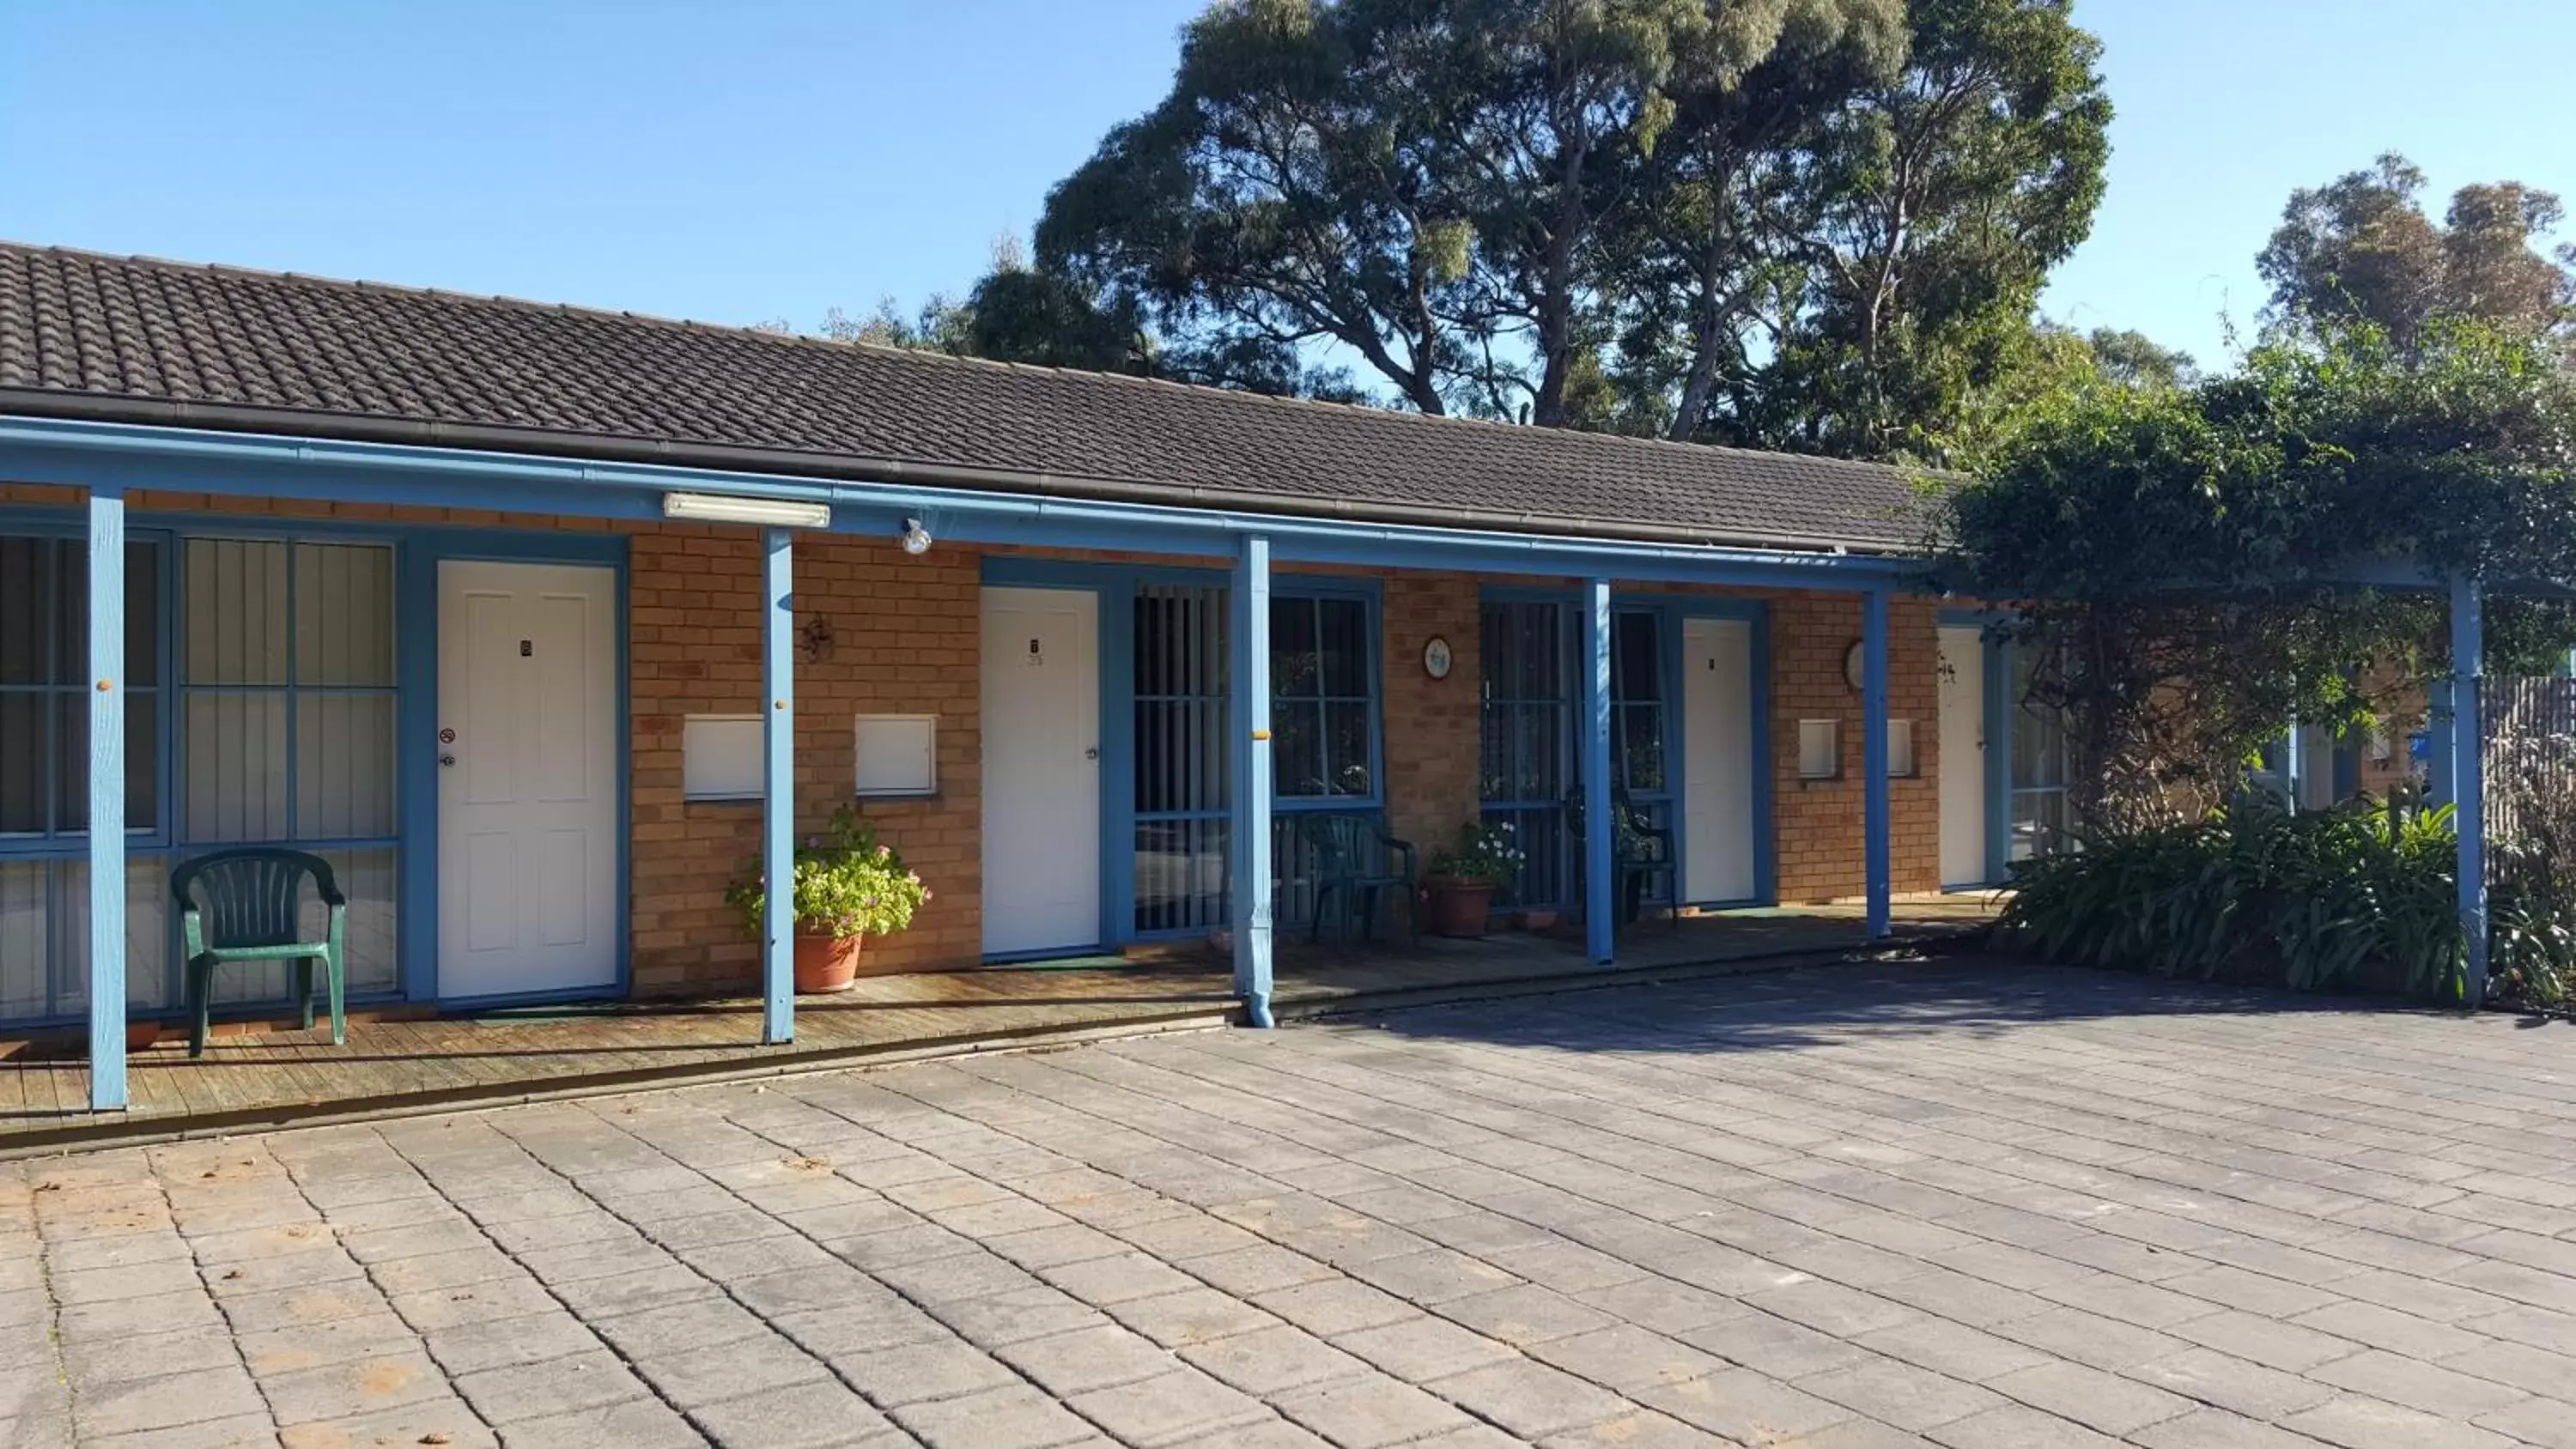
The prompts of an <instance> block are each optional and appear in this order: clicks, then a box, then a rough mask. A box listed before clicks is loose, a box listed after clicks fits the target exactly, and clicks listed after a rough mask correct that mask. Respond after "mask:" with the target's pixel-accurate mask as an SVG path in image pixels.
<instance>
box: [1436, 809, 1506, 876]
mask: <svg viewBox="0 0 2576 1449" xmlns="http://www.w3.org/2000/svg"><path fill="white" fill-rule="evenodd" d="M1526 859H1528V855H1527V853H1526V852H1524V851H1523V850H1522V849H1521V848H1520V847H1519V846H1518V845H1516V844H1514V843H1513V839H1512V823H1511V822H1510V821H1508V820H1471V821H1469V822H1467V823H1466V824H1464V825H1461V826H1459V827H1458V843H1457V845H1456V846H1455V847H1453V848H1451V849H1448V850H1444V851H1441V852H1440V853H1439V854H1437V855H1434V856H1433V857H1431V878H1432V879H1433V880H1453V881H1462V882H1465V883H1468V884H1471V885H1472V884H1477V883H1482V884H1486V885H1492V886H1498V887H1499V886H1502V885H1505V884H1507V883H1509V882H1510V880H1511V878H1512V877H1513V876H1515V875H1518V874H1520V869H1521V862H1522V861H1523V860H1526Z"/></svg>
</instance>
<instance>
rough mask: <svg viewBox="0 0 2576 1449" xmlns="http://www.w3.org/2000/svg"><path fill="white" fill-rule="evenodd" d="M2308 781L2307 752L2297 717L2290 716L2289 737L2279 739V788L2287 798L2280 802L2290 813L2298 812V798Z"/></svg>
mask: <svg viewBox="0 0 2576 1449" xmlns="http://www.w3.org/2000/svg"><path fill="white" fill-rule="evenodd" d="M2307 783H2308V752H2307V748H2306V746H2305V745H2304V744H2303V743H2302V742H2301V741H2300V739H2299V717H2298V716H2297V715H2292V716H2290V733H2289V737H2288V738H2286V739H2284V740H2282V741H2281V790H2282V793H2283V794H2284V795H2286V796H2287V797H2288V798H2286V799H2284V800H2283V801H2282V802H2281V803H2282V804H2283V805H2285V806H2287V807H2289V811H2290V813H2291V814H2293V815H2296V814H2298V813H2299V798H2300V796H2301V795H2302V794H2303V793H2304V792H2305V791H2306V788H2307Z"/></svg>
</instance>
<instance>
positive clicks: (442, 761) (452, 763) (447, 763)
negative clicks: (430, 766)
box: [438, 755, 456, 770]
mask: <svg viewBox="0 0 2576 1449" xmlns="http://www.w3.org/2000/svg"><path fill="white" fill-rule="evenodd" d="M438 767H439V768H440V769H442V770H453V769H455V768H456V757H455V756H454V755H441V756H439V757H438Z"/></svg>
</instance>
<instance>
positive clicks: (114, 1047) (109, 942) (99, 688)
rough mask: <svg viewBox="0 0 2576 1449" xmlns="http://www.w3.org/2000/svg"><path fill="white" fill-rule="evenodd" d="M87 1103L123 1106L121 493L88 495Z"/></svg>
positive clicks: (109, 1108) (106, 1108)
mask: <svg viewBox="0 0 2576 1449" xmlns="http://www.w3.org/2000/svg"><path fill="white" fill-rule="evenodd" d="M89 679H90V689H89V1106H90V1110H91V1111H93V1112H115V1111H121V1110H123V1109H124V1107H125V495H124V493H123V492H122V491H120V490H118V489H114V488H92V489H91V490H90V495H89Z"/></svg>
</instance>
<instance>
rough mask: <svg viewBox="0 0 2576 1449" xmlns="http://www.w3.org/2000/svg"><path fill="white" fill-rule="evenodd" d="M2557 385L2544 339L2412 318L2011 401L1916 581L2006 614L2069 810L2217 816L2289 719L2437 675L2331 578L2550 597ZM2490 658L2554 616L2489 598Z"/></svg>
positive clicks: (2402, 619) (1947, 510) (2570, 510)
mask: <svg viewBox="0 0 2576 1449" xmlns="http://www.w3.org/2000/svg"><path fill="white" fill-rule="evenodd" d="M2572 460H2576V377H2571V375H2570V373H2569V372H2568V371H2567V370H2566V369H2564V368H2562V367H2560V366H2558V365H2557V363H2556V360H2555V359H2554V357H2553V356H2552V355H2551V353H2550V351H2549V349H2548V346H2547V344H2546V343H2545V342H2543V341H2541V340H2538V339H2532V338H2528V337H2521V336H2516V335H2513V334H2510V333H2507V332H2504V331H2500V330H2498V329H2495V328H2493V327H2489V326H2485V325H2483V324H2478V323H2474V322H2466V321H2457V320H2441V321H2437V322H2434V323H2429V324H2427V325H2426V326H2425V327H2424V328H2423V329H2421V331H2420V332H2419V335H2418V337H2417V341H2416V345H2415V346H2414V347H2413V348H2412V349H2411V350H2410V349H2401V348H2399V347H2398V346H2397V345H2396V344H2395V342H2394V341H2393V340H2392V339H2391V338H2390V337H2389V336H2388V335H2387V334H2386V333H2384V332H2381V331H2378V330H2376V329H2370V328H2333V329H2327V328H2319V329H2315V330H2311V331H2307V332H2304V333H2284V334H2280V335H2276V336H2275V337H2273V338H2272V339H2271V340H2269V341H2267V342H2266V343H2265V344H2264V345H2263V346H2261V347H2258V348H2257V349H2256V350H2255V351H2254V352H2253V353H2252V354H2250V356H2249V357H2248V358H2247V360H2246V363H2245V366H2244V368H2243V369H2242V370H2241V371H2240V372H2238V373H2236V374H2233V375H2230V376H2225V377H2219V378H2213V379H2206V380H2203V381H2201V382H2199V383H2197V384H2196V385H2194V386H2191V387H2189V388H2163V387H2147V388H2139V387H2130V386H2122V385H2118V384H2115V383H2113V382H2111V381H2110V380H2109V379H2107V378H2105V377H2103V376H2101V375H2099V373H2098V371H2095V372H2089V373H2086V372H2078V373H2074V374H2070V376H2069V378H2068V379H2067V381H2066V382H2065V385H2063V386H2060V387H2056V388H2053V389H2046V390H2042V391H2041V392H2039V393H2038V395H2036V396H2033V397H2031V398H2029V399H2028V400H2027V402H2026V404H2025V405H2024V406H2023V407H2021V409H2020V410H2019V411H2018V412H2017V413H2016V414H2015V415H2014V416H2013V417H2012V418H2011V419H2010V421H2009V424H2008V426H2004V427H2000V428H1998V429H1997V430H1996V433H1995V435H1994V436H1993V438H1992V439H1991V440H1990V442H1989V445H1988V446H1987V447H1986V448H1985V449H1984V451H1983V452H1982V453H1981V454H1980V455H1979V456H1978V457H1977V459H1976V462H1977V464H1978V471H1977V476H1975V477H1974V478H1972V479H1971V480H1970V481H1969V482H1967V483H1966V484H1964V485H1962V486H1959V487H1957V488H1955V489H1953V490H1951V491H1949V492H1948V493H1946V494H1945V495H1943V497H1942V498H1941V499H1940V501H1939V509H1938V511H1939V512H1940V514H1941V515H1942V523H1943V529H1942V537H1941V538H1940V539H1939V540H1938V542H1937V543H1936V545H1935V547H1936V550H1937V552H1938V554H1939V563H1938V565H1937V573H1938V577H1939V581H1940V582H1941V583H1942V584H1943V585H1944V586H1945V587H1948V588H1952V589H1955V590H1957V591H1959V592H1960V593H1963V594H1967V595H1969V596H1972V597H1986V598H2018V599H2022V600H2025V601H2026V603H2025V604H2024V606H2023V607H2022V609H2021V611H2020V615H2019V618H2018V620H2017V622H2016V623H2015V624H2014V625H2012V626H2011V628H2012V629H2013V631H2014V632H2015V633H2016V634H2017V635H2018V636H2019V637H2020V638H2022V639H2023V640H2025V641H2026V642H2028V643H2030V644H2031V645H2032V646H2033V648H2034V654H2035V656H2036V657H2037V658H2038V659H2039V660H2040V661H2041V665H2040V668H2039V670H2038V671H2037V675H2036V677H2035V678H2034V681H2033V689H2032V694H2033V699H2034V702H2036V703H2038V704H2041V705H2043V706H2045V707H2049V708H2053V709H2055V710H2058V711H2059V712H2060V713H2061V714H2062V715H2063V717H2064V718H2065V720H2066V723H2067V731H2068V738H2069V741H2070V743H2071V745H2072V746H2073V749H2074V752H2075V757H2076V760H2077V770H2076V774H2075V786H2076V790H2077V797H2076V804H2077V808H2078V811H2079V813H2080V814H2083V815H2085V816H2087V817H2088V818H2095V817H2101V816H2104V815H2106V814H2107V815H2109V816H2112V817H2116V818H2120V819H2128V820H2133V821H2134V820H2144V819H2150V818H2156V817H2157V816H2158V815H2160V814H2162V813H2163V812H2165V811H2166V810H2167V809H2169V808H2170V805H2171V802H2172V800H2173V799H2174V797H2175V794H2176V792H2177V791H2180V792H2181V793H2182V795H2183V797H2184V798H2185V800H2186V802H2187V803H2192V802H2196V803H2200V804H2207V803H2213V802H2216V801H2219V800H2223V799H2225V798H2226V797H2227V795H2228V794H2229V793H2230V792H2231V791H2232V790H2233V788H2234V785H2235V782H2236V779H2237V778H2238V776H2239V774H2240V772H2241V764H2242V762H2243V761H2244V760H2245V759H2246V758H2247V757H2248V755H2249V754H2251V753H2252V752H2253V751H2254V750H2255V749H2257V748H2259V747H2260V746H2261V745H2262V744H2263V743H2264V742H2265V741H2267V740H2269V739H2271V738H2274V737H2275V736H2277V735H2278V734H2279V733H2280V732H2281V731H2282V730H2283V729H2284V728H2286V727H2287V726H2288V724H2289V721H2290V720H2291V719H2293V718H2297V719H2300V720H2303V721H2305V722H2307V723H2309V724H2314V725H2327V726H2333V727H2338V728H2340V727H2349V726H2354V725H2358V724H2360V723H2362V722H2363V721H2364V720H2366V719H2367V718H2369V717H2371V716H2373V715H2377V714H2383V713H2385V712H2386V708H2387V706H2388V703H2389V701H2388V700H2386V699H2384V698H2372V697H2370V696H2368V695H2366V694H2365V693H2363V692H2362V691H2361V690H2360V689H2359V688H2357V687H2356V686H2355V685H2354V684H2353V683H2351V682H2350V681H2354V680H2360V679H2367V678H2379V679H2382V680H2385V681H2389V682H2392V683H2399V684H2402V683H2404V682H2405V680H2406V679H2408V678H2410V677H2411V678H2421V677H2422V676H2423V675H2425V674H2426V673H2428V672H2430V670H2431V668H2432V667H2433V666H2435V665H2436V664H2438V663H2439V662H2440V661H2441V660H2442V657H2443V652H2444V647H2445V632H2444V624H2443V620H2444V611H2443V605H2442V603H2441V602H2440V601H2439V600H2437V599H2432V598H2428V597H2425V596H2422V595H2416V594H2403V593H2374V592H2371V591H2368V590H2355V589H2352V588H2350V587H2348V586H2347V585H2346V584H2345V583H2344V581H2345V580H2346V579H2348V578H2350V577H2352V575H2353V573H2354V571H2355V570H2357V569H2367V568H2371V567H2374V566H2391V567H2421V568H2424V569H2429V570H2432V571H2434V572H2435V573H2437V574H2446V573H2452V572H2457V571H2467V572H2471V573H2475V574H2478V575H2480V576H2483V577H2486V578H2488V579H2495V580H2508V581H2513V582H2515V583H2529V582H2535V581H2536V582H2546V583H2571V582H2576V461H2572ZM2495 613H2496V619H2497V622H2498V624H2499V626H2500V627H2499V630H2498V635H2499V638H2498V646H2499V647H2498V649H2496V650H2491V651H2490V661H2489V662H2490V663H2491V664H2497V665H2499V666H2500V667H2510V666H2511V665H2512V664H2513V663H2515V662H2519V661H2518V660H2517V659H2515V658H2513V657H2512V656H2521V657H2523V658H2528V657H2531V656H2536V655H2544V654H2546V653H2548V652H2550V651H2552V650H2556V651H2563V650H2564V649H2565V648H2566V647H2567V646H2568V644H2569V643H2570V642H2576V632H2571V630H2570V622H2571V620H2570V614H2569V611H2568V609H2567V608H2566V606H2565V605H2563V604H2557V603H2546V602H2539V601H2501V600H2500V601H2499V604H2498V607H2497V609H2496V611H2495Z"/></svg>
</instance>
